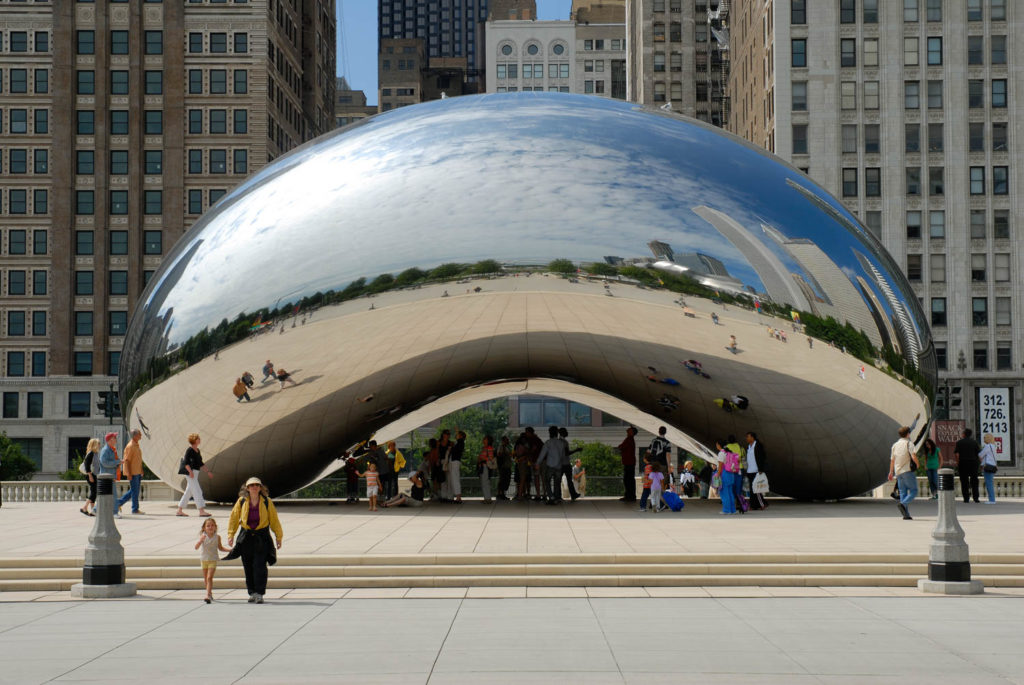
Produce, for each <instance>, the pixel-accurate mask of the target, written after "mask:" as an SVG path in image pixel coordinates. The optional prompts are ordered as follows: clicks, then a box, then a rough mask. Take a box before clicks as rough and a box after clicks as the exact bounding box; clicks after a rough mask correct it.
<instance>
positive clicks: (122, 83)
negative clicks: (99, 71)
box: [110, 70, 128, 95]
mask: <svg viewBox="0 0 1024 685" xmlns="http://www.w3.org/2000/svg"><path fill="white" fill-rule="evenodd" d="M110 94H111V95H127V94H128V72H127V71H126V70H117V71H112V72H110Z"/></svg>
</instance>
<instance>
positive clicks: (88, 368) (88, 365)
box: [75, 352, 92, 376]
mask: <svg viewBox="0 0 1024 685" xmlns="http://www.w3.org/2000/svg"><path fill="white" fill-rule="evenodd" d="M75 375H76V376H91V375H92V352H75Z"/></svg>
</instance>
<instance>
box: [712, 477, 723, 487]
mask: <svg viewBox="0 0 1024 685" xmlns="http://www.w3.org/2000/svg"><path fill="white" fill-rule="evenodd" d="M711 487H713V488H714V489H715V490H721V489H722V475H721V474H719V473H716V474H715V475H713V476H711Z"/></svg>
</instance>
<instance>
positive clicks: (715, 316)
mask: <svg viewBox="0 0 1024 685" xmlns="http://www.w3.org/2000/svg"><path fill="white" fill-rule="evenodd" d="M711 323H713V324H715V325H716V326H717V325H718V313H717V312H711Z"/></svg>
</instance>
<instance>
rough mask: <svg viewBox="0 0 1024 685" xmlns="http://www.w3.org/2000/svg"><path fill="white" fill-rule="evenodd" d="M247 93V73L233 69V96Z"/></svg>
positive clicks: (243, 70)
mask: <svg viewBox="0 0 1024 685" xmlns="http://www.w3.org/2000/svg"><path fill="white" fill-rule="evenodd" d="M248 92H249V72H248V71H246V70H245V69H235V94H236V95H243V94H245V93H248Z"/></svg>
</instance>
